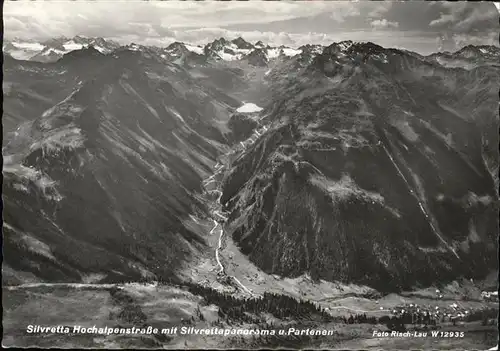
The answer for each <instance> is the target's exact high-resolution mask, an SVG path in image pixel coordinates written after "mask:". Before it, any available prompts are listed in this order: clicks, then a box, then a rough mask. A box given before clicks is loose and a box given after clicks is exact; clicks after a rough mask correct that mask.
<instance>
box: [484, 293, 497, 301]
mask: <svg viewBox="0 0 500 351" xmlns="http://www.w3.org/2000/svg"><path fill="white" fill-rule="evenodd" d="M481 297H482V298H483V299H484V300H487V301H497V302H498V291H483V292H481Z"/></svg>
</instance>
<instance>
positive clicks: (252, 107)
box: [236, 102, 263, 113]
mask: <svg viewBox="0 0 500 351" xmlns="http://www.w3.org/2000/svg"><path fill="white" fill-rule="evenodd" d="M262 110H263V108H262V107H259V106H257V105H256V104H254V103H251V102H250V103H244V104H243V105H242V106H241V107H239V108H238V109H237V110H236V112H240V113H252V112H260V111H262Z"/></svg>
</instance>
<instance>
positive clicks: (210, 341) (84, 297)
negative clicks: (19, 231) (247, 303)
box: [2, 283, 498, 350]
mask: <svg viewBox="0 0 500 351" xmlns="http://www.w3.org/2000/svg"><path fill="white" fill-rule="evenodd" d="M3 306H4V322H3V325H4V334H3V335H4V337H3V342H2V344H3V346H5V347H14V346H16V347H29V346H36V347H54V346H57V347H61V348H74V347H91V348H157V347H163V348H173V349H178V348H188V349H198V348H235V347H239V348H254V349H258V348H261V347H262V345H263V344H262V343H260V342H261V341H260V340H259V339H258V338H257V339H256V338H255V337H249V336H226V337H224V336H220V335H194V333H191V334H182V333H181V328H182V327H186V328H189V327H193V328H194V329H198V330H199V329H205V328H219V329H231V330H232V329H238V328H240V329H259V328H266V327H265V326H263V325H262V324H261V325H256V324H252V323H244V322H228V321H227V320H224V319H222V318H220V317H219V316H218V307H217V306H215V305H207V304H206V303H204V301H203V298H201V297H199V296H196V295H193V294H192V293H190V292H189V291H187V290H185V289H182V288H178V287H169V286H160V285H156V284H136V283H133V284H124V285H116V286H112V287H110V286H108V285H102V286H100V285H98V284H93V285H92V284H90V285H83V284H82V285H78V286H77V285H62V284H60V285H53V286H50V285H38V286H35V285H32V286H27V287H20V288H17V289H5V288H4V290H3ZM497 307H498V305H497ZM267 322H268V323H272V324H273V325H274V327H277V328H282V329H284V330H287V329H288V326H289V323H290V322H291V321H288V322H287V321H285V320H282V321H278V320H276V319H273V318H272V317H271V316H269V317H268V321H267ZM299 322H300V321H299ZM300 323H301V325H302V326H303V328H304V329H305V328H311V329H319V330H332V331H333V335H331V336H315V337H312V338H311V339H310V340H308V341H307V342H308V344H307V345H302V346H300V345H299V344H298V345H297V347H316V348H328V349H375V348H377V349H378V348H383V349H430V348H432V349H479V350H481V349H482V350H487V349H489V348H491V347H493V346H495V345H497V329H496V328H497V327H496V326H482V325H481V324H480V322H470V323H459V324H458V325H457V326H453V325H451V324H450V323H444V324H443V325H441V328H440V329H438V330H439V331H459V332H460V331H463V332H464V336H463V337H460V338H444V337H431V336H427V337H425V338H415V337H407V338H402V337H384V338H380V337H374V336H373V334H374V331H386V330H387V328H386V326H385V325H378V324H375V325H373V324H351V325H348V324H344V323H335V322H328V323H318V322H312V321H302V322H300ZM29 325H31V326H32V328H34V327H35V326H42V327H57V326H61V327H62V326H66V327H68V328H69V330H70V333H53V332H48V333H28V326H29ZM74 326H80V327H84V328H87V327H92V326H96V328H104V327H108V328H116V327H119V328H130V327H132V326H135V327H137V328H147V327H151V328H157V329H158V332H157V333H156V334H155V333H152V334H146V335H140V334H139V335H99V334H95V333H94V334H82V333H73V331H74V329H73V328H74ZM175 327H177V328H178V329H177V331H176V332H173V331H172V332H171V328H175ZM162 329H164V330H165V333H164V334H162ZM167 329H168V332H167Z"/></svg>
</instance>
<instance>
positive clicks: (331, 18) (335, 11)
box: [4, 0, 500, 54]
mask: <svg viewBox="0 0 500 351" xmlns="http://www.w3.org/2000/svg"><path fill="white" fill-rule="evenodd" d="M496 6H497V7H498V4H493V3H486V2H421V1H398V2H388V1H387V2H379V1H349V2H347V1H287V2H285V1H253V0H252V1H230V2H227V1H224V2H219V1H196V2H195V1H162V2H160V1H147V2H146V1H124V0H123V1H120V0H114V1H103V0H94V1H55V0H54V1H36V2H32V1H26V0H21V1H15V2H14V1H5V2H4V28H5V39H7V40H12V39H14V38H18V39H22V40H35V41H43V40H47V39H50V38H54V37H60V36H65V37H73V36H75V35H83V36H88V37H95V36H99V37H104V38H109V39H113V40H116V41H118V42H120V43H122V44H129V43H132V42H133V43H138V44H144V45H156V46H167V45H168V44H170V43H172V42H173V41H184V42H189V43H193V44H205V43H207V42H209V41H212V40H214V39H216V38H219V37H226V38H228V39H233V38H236V37H238V36H241V37H243V38H244V39H246V40H248V41H251V42H255V41H257V40H262V41H263V42H264V43H268V44H270V45H288V46H292V47H297V46H300V45H303V44H307V43H311V44H312V43H314V44H323V45H328V44H331V43H332V42H335V41H341V40H353V41H372V42H374V43H376V44H379V45H382V46H385V47H395V48H404V49H408V50H412V51H416V52H419V53H422V54H429V53H431V52H435V51H442V50H447V51H453V50H457V49H459V48H461V47H463V46H465V45H469V44H475V45H481V44H484V45H499V44H498V41H499V40H498V33H499V29H500V28H499V12H498V10H497V8H496Z"/></svg>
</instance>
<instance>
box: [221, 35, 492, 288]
mask: <svg viewBox="0 0 500 351" xmlns="http://www.w3.org/2000/svg"><path fill="white" fill-rule="evenodd" d="M308 62H310V63H309V64H308ZM498 78H499V71H498V69H497V68H495V67H492V66H481V67H477V68H474V69H471V70H464V69H458V68H457V69H447V68H444V67H443V66H441V65H439V64H435V63H431V62H428V61H427V60H424V59H421V58H419V56H418V55H410V54H408V53H407V52H403V51H399V50H393V49H384V48H382V47H379V46H377V45H374V44H371V43H352V42H342V43H335V44H333V45H331V46H329V47H327V48H325V49H324V50H323V52H322V53H321V54H320V55H317V56H315V57H314V58H312V59H304V55H302V54H301V55H298V56H296V57H294V58H293V59H291V60H288V61H287V62H286V63H285V65H283V66H282V67H280V68H278V69H273V70H272V72H270V74H269V75H268V77H267V79H268V80H269V81H270V82H271V84H272V88H271V89H270V91H272V92H273V93H274V95H273V101H274V102H273V103H272V104H271V105H270V106H269V107H268V108H267V109H266V110H265V111H264V114H265V115H267V117H266V120H267V121H268V122H269V123H270V129H269V131H268V132H267V133H266V134H265V135H264V136H262V137H261V138H260V139H259V140H258V141H257V142H256V143H255V144H254V145H253V146H251V147H250V149H249V151H248V152H247V153H245V154H243V155H242V156H241V157H239V158H238V159H236V160H235V161H234V164H233V170H232V172H231V173H230V174H229V176H228V177H227V179H226V180H225V184H224V188H223V196H222V198H221V202H222V203H223V204H225V209H226V210H227V211H229V212H230V213H231V215H230V218H229V224H228V227H227V229H228V231H229V232H230V233H232V236H233V239H235V240H236V241H237V242H238V244H239V246H240V249H241V250H242V252H243V253H244V254H247V255H248V257H249V258H250V260H252V261H253V262H254V263H255V264H256V265H257V266H258V267H260V268H261V269H262V270H264V271H265V272H267V273H274V274H280V275H285V276H291V277H294V276H298V275H301V274H304V273H309V274H311V276H312V277H313V278H315V279H318V278H321V279H325V280H329V281H335V280H340V281H345V282H358V283H363V284H368V285H371V286H374V287H376V288H379V289H381V290H387V289H399V288H409V287H412V286H415V285H419V284H422V285H426V284H431V283H435V282H437V281H446V280H451V279H455V278H457V277H458V276H461V275H464V276H466V277H479V276H481V275H482V274H483V273H484V274H486V273H487V272H488V271H490V270H492V269H497V268H498V263H497V256H496V255H497V235H498V222H497V208H498V206H497V205H498V196H497V191H496V189H495V182H497V179H495V178H496V173H494V170H495V169H498V153H497V152H496V149H493V147H492V145H496V144H498V133H497V131H498V115H497V112H498V111H497V110H498V106H497V102H498V100H497V86H496V83H495V82H497V81H498Z"/></svg>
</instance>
